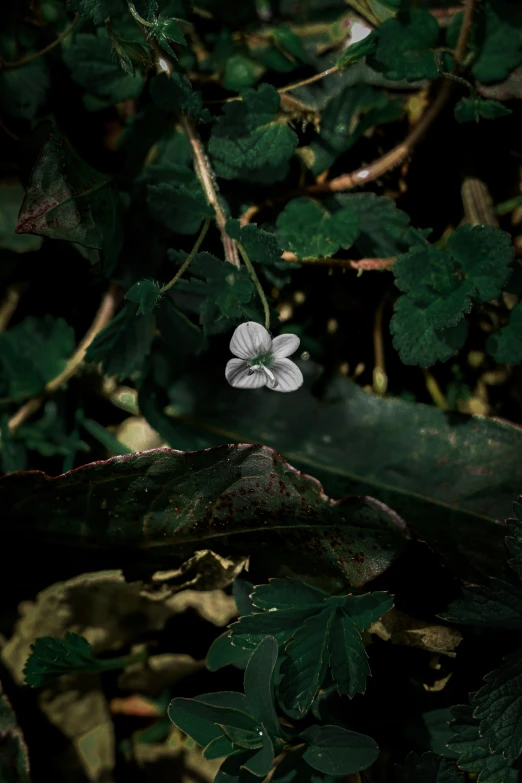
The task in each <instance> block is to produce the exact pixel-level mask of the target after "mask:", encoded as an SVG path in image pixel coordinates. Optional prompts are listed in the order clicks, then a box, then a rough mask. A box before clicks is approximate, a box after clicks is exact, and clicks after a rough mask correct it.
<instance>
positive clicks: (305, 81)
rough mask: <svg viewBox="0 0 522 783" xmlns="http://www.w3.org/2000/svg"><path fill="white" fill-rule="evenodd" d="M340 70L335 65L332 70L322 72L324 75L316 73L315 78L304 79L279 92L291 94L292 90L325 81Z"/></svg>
mask: <svg viewBox="0 0 522 783" xmlns="http://www.w3.org/2000/svg"><path fill="white" fill-rule="evenodd" d="M338 70H339V66H338V65H334V66H333V67H332V68H328V69H327V70H326V71H322V73H316V74H315V75H314V76H310V77H309V78H308V79H302V80H301V81H300V82H294V83H293V84H287V86H286V87H281V88H280V89H279V90H278V91H277V92H278V93H280V94H282V93H285V92H290V90H297V89H298V87H306V85H307V84H313V83H314V82H318V81H319V80H320V79H324V77H325V76H330V75H331V74H332V73H337V71H338Z"/></svg>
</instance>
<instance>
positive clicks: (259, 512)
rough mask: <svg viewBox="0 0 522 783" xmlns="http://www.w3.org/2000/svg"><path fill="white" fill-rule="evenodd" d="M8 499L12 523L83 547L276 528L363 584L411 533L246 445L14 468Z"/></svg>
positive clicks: (248, 538) (2, 486)
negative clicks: (52, 468) (47, 469)
mask: <svg viewBox="0 0 522 783" xmlns="http://www.w3.org/2000/svg"><path fill="white" fill-rule="evenodd" d="M0 505H1V506H2V507H3V508H6V509H10V510H11V513H10V514H9V516H8V517H7V518H5V524H6V525H9V529H10V530H11V529H13V528H14V527H16V530H17V533H20V534H23V535H24V534H25V535H29V534H30V535H35V536H39V537H42V538H44V539H46V540H48V541H49V542H60V541H62V540H65V541H67V540H69V541H72V543H77V544H78V546H84V545H85V543H87V542H90V543H92V544H98V545H102V546H103V545H106V546H113V547H114V546H125V547H130V546H138V547H140V546H141V547H143V548H144V550H145V552H147V551H150V549H151V548H156V547H159V546H163V547H164V548H165V547H166V546H169V545H171V546H176V545H182V544H192V543H193V542H194V543H195V542H199V541H202V540H206V539H212V541H213V545H214V543H215V545H217V546H219V543H220V542H223V541H224V542H225V546H226V547H227V548H229V547H231V546H234V544H235V545H237V546H239V547H240V548H241V549H242V550H244V549H250V548H251V547H252V545H253V544H259V543H260V542H262V541H264V540H266V538H267V536H268V537H269V539H270V540H271V542H272V546H273V544H274V537H275V536H277V537H279V538H280V541H281V545H282V546H283V547H284V546H288V547H292V548H293V550H294V552H295V553H296V554H297V555H299V554H301V555H304V556H306V557H307V559H308V560H309V561H311V562H315V563H316V564H317V566H319V565H320V566H321V568H322V569H324V568H328V569H329V570H331V571H332V570H333V571H335V572H337V573H340V574H342V575H343V576H344V577H346V578H348V579H349V580H350V581H352V582H353V583H354V584H357V585H361V584H364V582H366V581H368V580H369V579H372V578H374V577H375V576H376V575H377V574H379V573H381V572H382V571H383V570H385V569H386V568H387V567H388V565H389V564H390V563H391V562H392V560H394V559H395V557H396V556H397V555H398V554H399V552H400V551H401V550H402V549H403V547H404V545H405V541H406V535H405V529H404V525H403V523H402V520H401V519H400V518H399V517H398V516H397V515H396V514H395V513H394V512H393V511H391V509H389V508H387V507H386V506H384V505H383V504H381V503H378V502H377V501H374V500H373V499H371V498H346V499H345V500H342V501H335V500H331V499H330V498H328V497H326V496H325V494H324V492H323V490H322V487H321V485H320V484H319V483H318V482H317V481H315V480H314V479H312V478H310V477H309V476H307V475H304V474H302V473H300V472H299V471H296V470H295V469H294V468H292V467H291V466H290V465H289V464H288V463H287V462H285V460H283V459H282V458H281V457H280V455H279V454H277V452H274V451H273V450H272V449H270V448H267V447H263V446H250V445H245V444H243V445H238V446H232V445H231V446H221V447H218V448H214V449H207V450H204V451H199V452H190V453H184V452H180V451H173V450H170V449H155V450H151V451H146V452H143V453H136V454H130V455H128V456H123V457H117V458H114V459H110V460H107V461H105V462H95V463H92V464H90V465H86V466H84V467H82V468H78V469H77V470H73V471H71V472H70V473H65V474H64V475H62V476H58V477H57V478H50V477H49V476H46V475H45V474H44V473H42V472H39V471H30V472H26V473H13V474H11V475H10V476H7V477H4V478H3V479H2V480H1V481H0ZM35 509H37V510H38V512H37V513H35ZM235 542H236V543H235ZM278 546H279V543H278Z"/></svg>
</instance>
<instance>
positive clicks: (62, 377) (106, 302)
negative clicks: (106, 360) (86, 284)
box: [8, 283, 121, 432]
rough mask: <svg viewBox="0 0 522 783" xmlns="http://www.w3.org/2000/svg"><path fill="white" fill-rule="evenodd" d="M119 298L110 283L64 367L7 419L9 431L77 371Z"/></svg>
mask: <svg viewBox="0 0 522 783" xmlns="http://www.w3.org/2000/svg"><path fill="white" fill-rule="evenodd" d="M120 299H121V292H120V290H119V288H118V287H117V286H115V285H114V284H113V283H111V285H110V286H109V288H108V289H107V291H106V292H105V294H104V296H103V299H102V301H101V304H100V307H99V308H98V312H97V313H96V315H95V317H94V320H93V322H92V324H91V326H90V327H89V330H88V332H87V333H86V335H85V337H84V338H83V340H82V341H81V343H80V344H79V346H78V348H77V349H76V351H75V352H74V354H73V355H72V356H71V358H70V359H69V361H68V362H67V364H66V366H65V368H64V369H63V370H62V372H61V373H60V374H59V375H57V376H56V378H53V379H52V380H50V381H49V382H48V383H47V384H46V386H45V388H44V390H43V392H42V394H41V395H40V396H39V397H33V398H32V399H30V400H27V402H25V403H24V404H23V405H22V407H21V408H19V409H18V411H17V412H16V413H15V414H14V416H12V417H11V418H10V419H9V423H8V428H9V432H14V431H15V430H16V429H18V427H19V426H20V425H21V424H23V423H24V421H27V419H28V418H29V417H30V416H32V415H33V413H36V411H37V410H38V409H39V408H40V406H41V405H42V404H43V402H44V400H45V398H46V397H47V396H48V395H50V394H53V393H54V392H55V391H57V390H58V389H59V388H60V386H63V384H64V383H66V382H67V381H68V380H69V379H70V378H72V376H73V375H74V374H75V373H76V372H77V370H78V369H79V367H80V365H81V364H82V362H83V360H84V358H85V354H86V352H87V348H88V347H89V345H90V344H91V343H92V341H93V340H94V338H95V337H96V335H97V334H98V333H99V332H101V330H102V329H103V328H104V327H105V326H107V324H108V323H109V321H111V319H112V317H113V316H114V313H115V311H116V308H117V306H118V303H119V301H120Z"/></svg>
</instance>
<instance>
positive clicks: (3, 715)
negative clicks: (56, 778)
mask: <svg viewBox="0 0 522 783" xmlns="http://www.w3.org/2000/svg"><path fill="white" fill-rule="evenodd" d="M0 774H1V775H2V778H1V779H2V783H31V777H30V773H29V752H28V749H27V745H26V744H25V740H24V736H23V734H22V731H21V729H20V727H19V726H18V724H17V721H16V715H15V713H14V712H13V709H12V707H11V704H10V702H9V700H8V698H7V696H6V695H5V693H4V691H3V688H2V685H1V683H0Z"/></svg>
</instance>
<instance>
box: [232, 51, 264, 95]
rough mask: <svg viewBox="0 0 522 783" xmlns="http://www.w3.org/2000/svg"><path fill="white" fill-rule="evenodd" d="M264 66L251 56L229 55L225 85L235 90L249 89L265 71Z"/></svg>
mask: <svg viewBox="0 0 522 783" xmlns="http://www.w3.org/2000/svg"><path fill="white" fill-rule="evenodd" d="M263 71H264V68H263V66H262V65H259V63H256V62H255V60H252V58H251V57H246V56H245V55H243V54H235V55H233V56H232V57H229V58H228V60H227V62H226V65H225V71H224V73H223V87H226V89H227V90H232V91H233V92H242V91H243V90H247V89H248V88H249V87H252V85H253V84H254V83H255V81H256V79H257V78H258V77H259V76H260V75H261V74H262V73H263Z"/></svg>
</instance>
